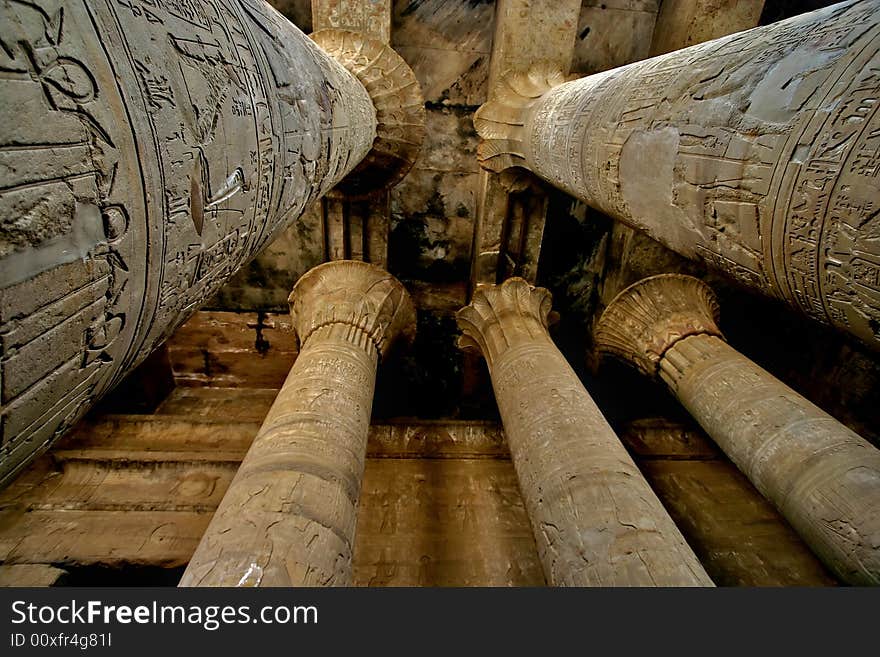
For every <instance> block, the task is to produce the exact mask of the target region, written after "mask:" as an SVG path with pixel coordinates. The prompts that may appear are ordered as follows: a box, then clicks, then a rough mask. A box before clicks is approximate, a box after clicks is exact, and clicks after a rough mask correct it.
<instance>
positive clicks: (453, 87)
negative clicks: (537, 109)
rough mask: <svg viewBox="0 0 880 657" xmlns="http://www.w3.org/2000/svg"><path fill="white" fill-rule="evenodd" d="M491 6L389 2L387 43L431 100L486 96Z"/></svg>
mask: <svg viewBox="0 0 880 657" xmlns="http://www.w3.org/2000/svg"><path fill="white" fill-rule="evenodd" d="M494 13H495V8H494V7H493V4H492V3H490V2H480V3H464V2H449V1H448V0H408V1H406V2H395V3H394V13H393V18H392V20H393V23H392V25H393V29H392V33H391V44H392V45H393V46H394V49H395V50H396V51H397V52H399V53H400V54H401V56H402V57H403V58H404V59H405V60H406V61H407V63H408V64H409V65H410V66H411V67H412V69H413V72H415V74H416V77H417V78H418V80H419V84H420V85H421V87H422V93H423V94H424V96H425V100H426V101H427V102H429V103H431V104H438V105H443V106H446V105H453V106H456V105H458V106H467V107H474V106H476V105H479V104H480V103H483V102H485V101H486V79H487V77H488V75H489V53H490V52H491V50H492V32H493V28H494V25H495V23H494V20H493V19H494Z"/></svg>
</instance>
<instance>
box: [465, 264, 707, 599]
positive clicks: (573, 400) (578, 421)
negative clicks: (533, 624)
mask: <svg viewBox="0 0 880 657" xmlns="http://www.w3.org/2000/svg"><path fill="white" fill-rule="evenodd" d="M550 305H551V300H550V293H549V292H547V290H545V289H543V288H534V287H532V286H530V285H529V284H528V283H527V282H526V281H525V280H524V279H521V278H511V279H508V280H506V281H505V282H504V283H502V284H501V285H491V286H482V287H480V288H478V289H477V291H476V292H475V293H474V297H473V301H472V302H471V304H470V305H469V306H466V307H465V308H463V309H462V310H460V311H459V313H458V316H457V317H458V324H459V326H460V328H461V329H462V331H463V333H464V336H463V338H462V346H465V347H475V348H477V349H479V350H480V352H481V353H482V354H483V356H484V357H485V358H486V362H487V363H488V365H489V373H490V374H491V377H492V387H493V388H494V390H495V398H496V400H497V401H498V409H499V410H500V412H501V418H502V421H503V423H504V431H505V434H506V435H507V440H508V443H509V445H510V453H511V456H512V458H513V463H514V466H515V468H516V474H517V478H518V479H519V484H520V489H521V491H522V495H523V500H524V501H525V503H526V510H527V512H528V514H529V520H530V522H531V524H532V531H533V532H534V535H535V542H536V543H537V546H538V553H539V556H540V559H541V563H542V564H543V566H544V574H545V576H546V578H547V582H548V584H551V585H555V586H711V585H712V581H711V580H710V579H709V576H708V575H707V574H706V572H705V571H704V570H703V567H702V566H701V565H700V562H699V561H698V560H697V557H696V556H695V555H694V553H693V552H692V551H691V549H690V547H689V546H688V545H687V543H686V542H685V540H684V538H683V537H682V535H681V533H680V532H679V530H678V528H677V527H676V526H675V523H674V522H673V521H672V519H671V518H670V517H669V515H668V514H667V513H666V511H665V510H664V508H663V506H662V505H661V504H660V501H659V500H658V499H657V497H656V496H655V495H654V493H653V491H652V490H651V487H650V486H649V485H648V482H647V481H645V479H644V477H642V475H641V473H640V472H639V470H638V468H637V467H636V465H635V463H633V461H632V459H631V458H630V457H629V455H628V454H627V452H626V449H625V448H624V446H623V445H622V444H621V442H620V440H619V439H618V438H617V436H616V435H615V433H614V431H613V429H612V428H611V427H610V426H609V424H608V422H607V421H606V420H605V418H604V417H603V416H602V413H601V412H600V411H599V408H598V407H597V406H596V403H595V402H594V401H593V399H592V398H591V397H590V395H589V394H588V393H587V391H586V390H585V389H584V386H583V384H581V382H580V380H579V379H578V377H577V375H576V374H575V372H574V371H573V370H572V369H571V367H570V366H569V365H568V363H567V362H566V360H565V358H564V357H563V355H562V354H561V353H560V352H559V350H558V349H557V348H556V346H555V345H554V344H553V341H552V340H551V339H550V335H549V333H548V332H547V318H548V314H549V313H550Z"/></svg>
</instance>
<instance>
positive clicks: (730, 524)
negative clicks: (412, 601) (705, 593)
mask: <svg viewBox="0 0 880 657" xmlns="http://www.w3.org/2000/svg"><path fill="white" fill-rule="evenodd" d="M99 4H100V7H99ZM110 4H111V3H106V5H107V7H109V6H110ZM269 4H271V5H272V6H273V7H274V8H275V9H276V10H277V12H278V13H275V12H274V11H273V10H271V9H270V8H268V6H266V5H265V3H264V2H263V0H175V1H174V2H172V1H171V0H161V1H160V0H127V1H126V2H121V1H120V2H119V3H118V5H119V6H114V7H113V8H112V9H107V8H106V7H105V6H104V3H98V2H97V1H96V0H34V1H33V2H28V3H25V2H22V1H21V0H3V8H4V9H3V11H4V15H5V16H8V17H9V19H8V20H7V19H6V18H4V22H3V27H0V32H2V45H3V52H2V53H0V70H2V71H4V76H2V77H0V86H2V87H3V92H2V97H3V101H2V106H0V115H2V116H3V117H4V119H5V120H4V122H3V123H4V127H3V128H2V130H0V133H2V135H0V142H2V143H0V163H2V164H3V166H2V168H0V207H2V209H3V213H2V216H0V222H2V228H0V347H2V353H0V368H2V369H0V389H2V400H0V401H2V406H0V423H2V424H0V426H2V432H3V433H2V446H0V466H2V467H0V477H2V486H3V488H2V489H0V584H2V585H6V586H178V585H182V586H328V585H342V586H358V587H361V586H458V587H462V586H468V587H470V586H493V587H495V586H504V587H510V586H513V587H521V586H563V585H568V586H655V585H657V586H711V585H713V584H714V585H715V586H811V587H812V586H841V585H865V584H874V585H876V584H880V451H878V447H880V352H878V349H880V214H878V208H880V113H878V111H877V110H878V106H880V102H878V99H880V2H878V1H877V0H861V1H852V0H850V1H848V2H843V3H840V4H835V3H834V2H826V1H823V0H601V1H600V0H582V1H581V0H576V1H571V0H556V1H553V2H550V1H547V2H537V1H534V0H494V1H493V0H393V1H392V0H271V1H270V3H269ZM123 5H125V6H124V7H123ZM34 8H37V9H39V11H36V10H35V9H34ZM815 12H818V13H815ZM62 22H63V25H62ZM139 26H144V27H143V29H144V32H145V33H147V32H149V30H153V31H154V32H155V34H158V35H160V36H161V38H159V37H148V36H144V37H143V38H140V37H137V36H133V35H132V36H126V37H125V38H122V37H119V36H117V35H119V34H126V33H128V34H131V33H132V32H134V31H136V29H135V28H139ZM294 26H295V27H294ZM221 27H222V28H223V29H222V30H221ZM90 30H92V31H94V32H95V33H96V34H97V35H100V36H99V38H98V40H97V41H96V40H95V39H94V37H93V35H92V34H91V32H90ZM747 30H748V31H747ZM150 34H153V32H150ZM303 35H312V39H311V40H309V39H307V38H306V37H304V36H303ZM77 39H79V40H77ZM90 39H91V40H90ZM138 39H139V40H138ZM80 42H81V43H80ZM98 42H100V43H101V45H102V46H103V49H102V50H101V52H100V53H99V52H98V51H97V50H96V49H95V48H93V47H92V46H89V45H84V44H88V43H98ZM291 43H295V44H296V45H295V47H294V46H291V45H290V44H291ZM163 44H164V45H163ZM229 44H233V45H229ZM246 46H247V47H246ZM65 48H66V49H67V50H65ZM21 53H29V54H28V55H27V56H26V55H25V54H21ZM50 53H54V54H52V55H50ZM169 53H174V58H175V59H174V60H173V61H172V55H171V54H169ZM51 57H55V59H52V61H51V63H50V59H51ZM178 60H179V61H178ZM27 62H30V64H28V63H27ZM629 64H633V65H632V66H626V65H629ZM28 66H30V67H31V68H30V69H29V68H28ZM75 66H76V67H80V68H76V69H75ZM622 67H625V68H622ZM606 72H607V73H606ZM114 81H115V82H114ZM114 84H115V85H116V86H115V87H113V85H114ZM89 85H91V87H89ZM85 87H89V88H88V89H85V90H84V88H85ZM111 87H113V88H112V90H111V89H110V88H111ZM117 98H118V99H119V100H118V101H117ZM22 107H25V108H27V109H28V111H27V112H22V111H21V108H22ZM108 108H109V109H108ZM119 108H124V109H125V111H124V112H123V111H122V110H121V109H119ZM364 108H366V109H364ZM41 113H42V114H41ZM25 114H29V115H30V116H29V117H26V116H24V115H25ZM44 115H45V116H44ZM41 117H43V118H41ZM297 122H300V123H297ZM50 124H51V125H52V126H53V127H52V129H51V131H49V132H51V135H52V139H55V136H56V135H57V140H56V142H57V143H55V144H54V145H53V144H47V143H45V140H46V139H47V137H46V136H45V134H41V133H45V131H44V130H43V128H42V126H45V125H50ZM302 126H306V127H302ZM77 149H80V150H79V151H77ZM84 153H85V155H84ZM108 171H110V173H108ZM47 172H48V173H47ZM155 172H161V175H159V173H155ZM811 175H812V176H813V177H812V178H811V177H810V176H811ZM34 190H37V191H36V192H34ZM32 192H33V194H32ZM89 208H91V209H94V213H92V214H93V215H94V217H96V219H95V220H94V222H93V223H95V225H97V226H99V227H100V228H101V231H103V232H101V231H99V234H97V236H96V237H95V236H93V235H92V232H90V231H91V230H92V228H91V226H92V224H89V223H88V221H91V219H90V217H91V216H92V214H90V212H91V210H89ZM799 231H800V232H799ZM65 240H66V241H65ZM59 244H60V245H62V246H61V247H59V246H58V245H59ZM141 245H143V246H141ZM71 252H75V253H74V255H73V256H71V255H70V253H71ZM295 286H296V287H295ZM88 295H92V296H88Z"/></svg>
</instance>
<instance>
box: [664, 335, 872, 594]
mask: <svg viewBox="0 0 880 657" xmlns="http://www.w3.org/2000/svg"><path fill="white" fill-rule="evenodd" d="M660 377H661V378H662V379H663V380H664V381H665V382H666V383H667V384H668V386H669V388H670V389H671V390H672V392H673V394H675V395H676V397H678V399H679V400H680V401H681V403H682V404H683V405H684V407H685V408H687V410H688V411H689V412H690V413H691V414H692V415H693V416H694V418H695V419H696V420H697V421H698V422H699V423H700V425H701V426H702V427H703V428H704V429H705V430H706V433H708V434H709V435H710V436H711V437H712V438H713V440H715V442H717V443H718V445H719V446H720V447H721V449H723V450H724V452H725V453H726V454H727V455H728V456H729V457H730V459H731V460H732V461H733V462H734V463H735V464H736V465H737V467H739V469H740V470H742V472H743V473H744V474H745V475H746V476H747V477H748V478H749V479H750V480H751V482H752V483H753V484H754V485H755V487H756V488H757V489H758V490H759V491H761V493H762V494H763V495H764V496H765V497H767V499H769V500H770V501H772V502H773V504H774V505H775V506H776V507H777V508H778V509H779V511H780V512H781V513H782V514H783V515H784V516H785V517H786V518H787V519H788V521H789V522H790V523H791V524H792V526H793V527H794V528H795V530H796V531H797V532H798V533H799V534H800V535H801V536H802V537H803V539H804V540H805V541H806V542H807V544H809V545H810V546H811V547H812V548H813V550H814V551H815V552H816V554H817V555H818V556H819V557H820V558H821V559H822V560H823V561H824V562H825V564H826V565H828V566H829V568H831V570H833V571H834V572H835V573H837V575H838V576H840V577H841V578H842V579H843V580H844V581H847V582H851V583H855V584H880V450H878V449H876V448H875V447H874V446H873V445H871V444H870V443H868V442H867V441H866V440H864V439H863V438H861V437H860V436H859V435H858V434H856V433H855V432H853V431H852V430H850V429H849V428H847V427H846V426H844V425H843V424H841V423H840V422H838V421H837V420H835V419H834V418H832V417H831V416H830V415H828V414H827V413H825V412H824V411H822V410H821V409H820V408H818V407H816V406H815V405H813V404H812V403H810V402H809V401H807V400H806V399H804V398H803V397H801V396H800V395H799V394H797V393H796V392H795V391H794V390H792V389H791V388H789V387H788V386H786V385H785V384H783V383H782V382H781V381H779V380H778V379H776V378H775V377H773V376H772V375H771V374H769V373H768V372H766V371H765V370H763V369H761V368H760V367H758V366H757V365H755V364H754V363H753V362H751V361H750V360H749V359H747V358H746V357H745V356H743V355H742V354H740V353H739V352H737V351H736V350H735V349H733V348H732V347H731V346H729V345H728V344H727V343H726V342H724V341H723V340H721V339H720V338H718V337H716V336H712V335H705V334H704V335H693V336H690V337H687V338H684V339H683V340H680V341H679V342H676V343H675V345H673V346H672V347H671V348H670V349H669V350H668V351H667V352H666V355H665V356H664V357H663V359H662V360H661V361H660Z"/></svg>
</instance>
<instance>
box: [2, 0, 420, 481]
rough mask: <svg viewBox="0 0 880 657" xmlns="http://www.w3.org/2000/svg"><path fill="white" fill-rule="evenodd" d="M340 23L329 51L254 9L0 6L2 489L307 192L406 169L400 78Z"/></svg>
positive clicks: (201, 2)
mask: <svg viewBox="0 0 880 657" xmlns="http://www.w3.org/2000/svg"><path fill="white" fill-rule="evenodd" d="M352 34H353V33H351V34H349V33H346V34H345V35H344V36H340V37H338V38H335V37H334V35H330V36H329V37H328V35H326V34H324V35H323V37H322V43H323V44H325V45H328V47H332V49H333V51H334V52H333V53H330V54H328V52H327V51H325V50H322V48H321V47H320V46H319V45H318V44H316V43H315V41H313V40H311V39H309V38H308V37H306V36H305V35H304V34H303V33H302V32H300V31H299V30H298V29H296V28H295V27H294V26H293V25H292V24H291V23H290V22H288V21H287V20H286V19H285V18H283V17H282V16H281V15H280V14H278V13H277V12H275V11H274V10H273V9H272V8H271V7H270V6H269V5H268V3H266V2H263V1H262V0H228V1H226V2H221V3H216V2H210V1H209V0H188V1H187V2H185V3H155V2H141V1H140V0H131V2H125V3H116V2H111V3H106V2H96V1H95V0H59V1H57V2H47V0H34V1H33V2H23V1H19V0H11V1H10V2H6V3H4V4H3V7H2V9H0V36H2V41H3V43H4V44H8V47H6V46H4V49H3V51H2V53H0V68H2V69H3V71H4V73H3V76H2V79H0V126H2V127H0V170H2V172H3V175H2V178H0V214H2V216H3V222H2V226H0V381H2V385H0V434H2V435H0V485H2V484H3V483H5V482H6V481H9V480H10V479H11V477H12V476H13V475H14V473H15V472H16V470H17V469H19V468H20V467H21V466H22V465H23V464H24V463H25V462H26V461H27V460H28V459H29V458H31V457H32V456H33V455H34V454H35V453H37V452H39V451H40V450H42V449H44V448H45V447H46V446H47V445H48V444H49V443H50V442H51V441H52V440H53V439H54V438H55V437H57V436H59V435H61V434H62V433H64V431H66V429H67V428H69V427H70V426H71V425H72V424H73V423H75V422H76V421H77V420H78V419H79V418H80V417H81V416H82V415H83V414H84V413H85V411H86V410H88V408H89V407H90V406H91V405H92V404H93V403H94V401H95V400H96V399H98V398H100V396H101V395H102V394H104V393H105V392H106V391H108V390H109V389H110V388H112V387H113V386H114V385H115V384H116V383H118V382H119V381H120V380H121V379H122V378H123V377H124V376H125V374H126V373H128V372H130V371H131V370H132V369H133V368H134V367H135V366H136V365H137V364H138V363H139V362H140V361H142V360H143V359H144V358H146V356H147V355H148V354H149V353H150V351H151V350H153V349H154V348H155V347H157V346H158V345H160V344H161V343H162V342H163V341H164V340H165V339H166V338H167V337H168V336H169V335H171V333H172V332H173V331H174V330H175V329H176V328H177V327H178V326H179V325H180V324H181V323H183V322H184V321H185V320H186V319H187V317H188V316H189V315H191V314H192V312H193V311H195V310H196V309H197V308H198V307H199V306H200V305H201V304H202V303H203V302H205V301H206V300H208V299H210V298H211V297H212V296H213V295H214V294H215V293H216V292H217V291H218V290H219V289H220V288H221V287H222V286H223V285H224V283H225V282H226V281H227V279H228V278H229V277H230V276H232V275H233V274H234V273H235V272H236V271H237V270H238V269H239V268H240V267H241V266H242V265H243V264H244V263H246V262H247V261H248V260H250V259H251V258H252V257H253V256H254V255H255V254H256V253H258V252H259V251H260V250H261V249H262V248H263V247H264V246H266V245H268V244H269V243H270V242H271V241H272V240H273V239H274V238H275V237H276V236H277V235H278V234H279V233H280V232H282V231H283V230H284V229H285V228H286V227H288V226H290V225H291V224H292V223H293V222H294V221H295V220H296V219H297V218H298V217H300V216H301V215H302V213H303V211H304V209H305V208H306V207H307V206H309V205H310V204H311V203H313V202H314V201H315V200H316V199H318V198H319V197H321V196H323V195H325V194H326V193H327V192H329V191H330V190H331V189H332V188H334V187H335V186H336V185H337V184H339V183H341V182H345V184H346V185H349V186H356V187H359V188H362V187H363V186H364V185H366V184H368V183H369V182H370V181H377V180H380V181H384V180H386V179H388V178H389V176H392V177H393V176H397V175H401V174H400V172H401V171H405V168H406V167H407V166H408V164H409V162H410V160H411V159H413V158H414V152H416V151H417V150H418V140H417V139H407V138H406V134H405V133H406V132H407V128H406V127H404V126H401V125H400V122H401V121H402V120H404V119H407V117H409V115H410V114H412V112H410V113H409V114H408V113H407V111H405V108H409V106H410V105H411V101H412V97H419V94H418V89H417V85H416V90H415V91H414V92H412V90H411V89H410V88H409V87H407V89H406V91H405V93H402V94H401V93H389V85H391V86H394V87H395V89H398V88H399V87H400V85H399V84H398V85H397V86H395V84H397V82H399V81H401V80H403V81H404V83H406V82H407V81H408V80H410V78H412V72H411V71H409V69H408V67H406V65H405V63H403V62H402V61H398V60H399V58H398V59H397V60H395V59H394V57H393V56H392V55H391V54H390V53H387V52H385V51H384V50H382V48H384V46H382V44H379V46H376V45H375V44H372V43H371V42H370V40H369V39H368V38H366V37H364V38H362V39H360V40H358V38H357V35H354V36H352ZM358 48H360V51H359V52H360V53H361V55H363V56H365V55H367V54H369V55H372V54H374V53H378V54H380V55H381V57H380V56H376V57H373V58H372V59H370V60H368V61H363V57H361V58H360V59H358V58H357V57H353V56H352V55H351V52H353V51H358ZM380 51H381V52H380ZM331 55H337V56H339V58H340V60H341V63H340V61H337V60H336V59H334V56H331ZM353 60H356V61H353ZM371 64H375V66H373V67H372V68H371ZM347 67H348V68H347ZM391 67H396V68H395V69H394V74H393V75H390V74H389V70H390V68H391ZM349 68H350V69H351V70H348V69H349ZM407 72H408V76H407V75H406V73H407ZM392 82H393V83H394V84H392ZM401 84H403V83H401ZM410 86H411V85H410ZM377 108H378V109H377ZM418 109H420V108H416V110H415V111H414V112H415V115H416V119H414V120H413V121H412V122H411V123H412V124H413V125H411V126H409V128H411V130H412V131H414V132H415V133H418V130H419V129H421V128H420V126H418V125H417V124H418V111H417V110H418ZM396 110H400V111H399V112H398V111H396ZM401 117H403V118H401ZM395 139H397V140H398V141H395ZM377 145H378V149H377V148H376V147H377ZM374 151H375V152H374ZM370 153H373V156H370V155H369V154H370ZM364 160H369V162H371V163H373V164H375V167H373V173H372V174H371V172H370V171H365V170H356V169H357V168H358V167H359V164H360V163H361V162H362V161H364ZM365 166H366V165H365ZM369 168H370V167H369V166H367V169H369ZM362 169H363V168H362ZM365 181H367V182H365ZM299 239H300V241H301V242H303V241H304V242H308V241H309V240H310V239H311V240H317V241H320V240H321V236H320V234H318V235H309V234H301V235H299ZM304 248H305V247H304Z"/></svg>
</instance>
